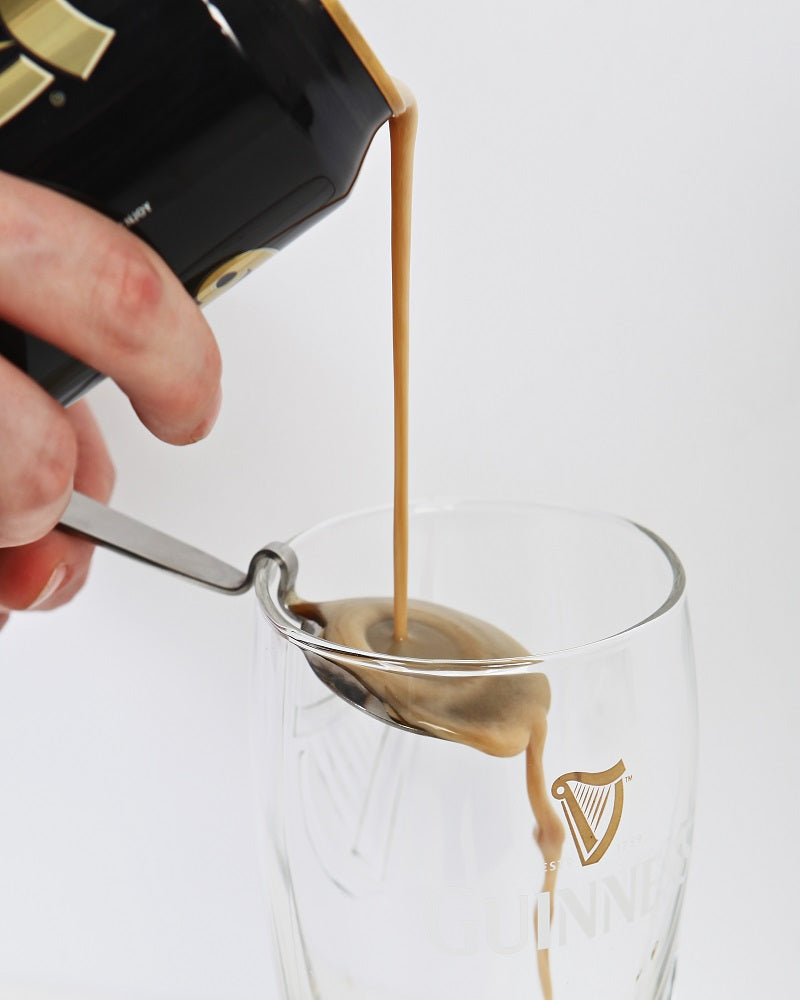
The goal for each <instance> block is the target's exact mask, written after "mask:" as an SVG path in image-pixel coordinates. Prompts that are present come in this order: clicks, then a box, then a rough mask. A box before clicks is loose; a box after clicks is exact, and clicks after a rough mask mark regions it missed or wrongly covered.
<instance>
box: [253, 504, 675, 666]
mask: <svg viewBox="0 0 800 1000" xmlns="http://www.w3.org/2000/svg"><path fill="white" fill-rule="evenodd" d="M465 509H472V510H481V509H483V510H496V511H500V510H505V511H519V512H523V511H527V512H531V511H536V510H539V511H543V512H544V511H546V512H550V513H558V514H568V515H574V516H576V517H583V518H586V519H591V520H595V521H606V522H613V523H616V524H620V525H624V526H626V527H628V528H632V529H634V530H635V531H638V532H640V533H641V534H642V535H643V536H644V537H645V538H647V539H649V540H650V541H651V542H652V543H653V544H654V545H655V546H656V548H657V549H658V550H659V551H660V553H661V555H662V556H664V558H665V559H666V561H667V564H668V566H669V568H670V572H671V574H672V586H671V587H670V590H669V593H668V594H667V596H666V597H665V599H664V600H663V601H662V603H661V604H660V605H658V607H656V608H655V609H654V610H653V611H652V612H650V614H648V615H646V616H645V617H644V618H641V619H639V620H638V621H636V622H634V623H633V624H631V625H628V626H626V627H625V628H623V629H619V630H618V631H616V632H613V633H611V634H609V635H606V636H601V637H600V638H598V639H593V640H591V641H589V642H585V643H579V644H577V645H574V646H565V647H562V648H559V649H554V650H548V651H546V652H541V653H534V652H531V653H529V654H528V655H526V656H516V657H502V658H496V659H479V660H452V659H451V660H447V659H424V658H420V657H411V656H398V655H396V654H393V653H376V652H371V651H369V650H363V649H354V648H352V647H347V646H341V645H339V644H338V643H334V642H329V641H328V640H327V639H323V638H321V637H319V636H315V635H313V634H311V633H310V632H305V631H303V630H302V628H299V627H298V625H297V619H296V618H294V617H292V616H291V615H290V614H289V612H288V610H287V609H285V608H284V607H283V605H282V604H281V603H280V601H279V600H278V599H277V596H276V591H277V584H278V580H279V575H280V574H279V572H278V566H277V564H276V563H275V562H274V561H273V560H269V561H267V562H265V563H263V564H262V565H261V566H260V567H259V568H258V570H257V572H256V576H255V593H256V596H257V598H258V602H259V604H260V605H261V608H262V610H263V611H264V613H265V614H266V617H267V619H268V620H269V622H270V624H271V625H272V626H273V627H274V628H275V629H276V630H277V631H278V632H280V634H281V635H282V636H283V637H284V638H285V639H287V640H288V641H289V642H291V643H292V644H293V645H295V646H298V647H300V648H301V649H303V650H307V651H308V652H310V653H317V654H319V655H321V656H324V655H325V654H326V653H327V654H328V655H329V656H331V657H332V658H333V657H335V659H336V662H337V663H339V664H341V665H342V666H344V667H346V666H348V664H350V665H352V666H353V667H359V668H361V669H365V668H367V669H374V670H385V671H387V672H391V673H403V674H408V675H410V676H427V677H430V676H434V675H436V674H442V675H447V676H448V677H459V676H463V677H476V676H482V675H489V674H495V675H497V674H499V675H504V676H506V675H507V676H511V675H514V674H526V673H531V672H532V671H531V668H533V667H537V666H539V665H541V664H542V663H543V662H545V661H546V662H548V663H551V662H553V661H554V660H563V659H570V658H575V657H577V656H585V655H587V654H589V653H593V652H595V651H599V650H601V649H604V648H607V647H609V646H611V645H612V644H614V643H616V642H619V641H620V640H621V639H622V638H624V637H626V636H629V635H630V634H631V633H633V632H638V631H639V630H640V629H642V628H644V627H646V626H647V625H649V624H651V623H652V622H655V621H657V620H658V619H660V618H663V617H664V615H666V614H667V613H668V612H669V611H670V610H671V609H672V608H674V607H675V606H676V605H677V604H678V603H679V602H680V601H681V599H682V598H683V596H684V594H685V592H686V572H685V570H684V568H683V564H682V563H681V561H680V559H679V558H678V555H677V553H676V552H675V550H674V549H673V548H672V547H671V546H670V545H669V544H668V543H667V542H665V541H664V539H663V538H661V536H660V535H658V534H656V532H654V531H651V530H650V528H646V527H645V526H644V525H642V524H639V523H638V522H637V521H632V520H630V519H629V518H626V517H623V516H622V515H618V514H611V513H608V512H607V511H602V510H592V509H586V508H573V507H567V506H560V505H558V504H545V503H539V502H537V501H526V500H491V499H479V498H474V499H473V498H456V499H452V498H432V499H430V500H420V501H416V502H411V503H410V504H409V511H408V513H409V521H411V520H412V518H413V517H414V516H415V515H420V514H426V513H444V512H446V511H448V510H465ZM392 510H393V508H392V505H391V504H378V505H375V506H372V507H365V508H362V509H360V510H354V511H350V512H348V513H344V514H337V515H334V516H332V517H330V518H326V519H325V520H324V521H320V522H318V523H317V524H315V525H312V527H310V528H307V529H306V530H305V531H302V532H299V533H297V534H296V535H293V536H292V537H291V538H290V539H289V541H288V543H287V544H288V545H290V546H294V544H295V543H300V542H303V541H305V540H306V539H309V538H310V537H311V536H312V535H314V534H315V533H317V532H322V531H327V530H329V529H330V528H335V527H336V526H337V525H338V524H343V523H346V522H351V521H356V520H361V519H364V518H367V517H370V516H375V515H377V514H391V513H392Z"/></svg>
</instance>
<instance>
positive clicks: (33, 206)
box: [0, 174, 221, 444]
mask: <svg viewBox="0 0 800 1000" xmlns="http://www.w3.org/2000/svg"><path fill="white" fill-rule="evenodd" d="M0 315H1V316H2V317H3V318H4V319H6V320H8V321H9V322H11V323H13V324H15V325H16V326H19V327H20V328H22V329H24V330H27V331H28V332H30V333H32V334H34V335H35V336H37V337H40V338H42V339H43V340H46V341H49V342H50V343H51V344H54V345H55V346H57V347H60V348H61V349H62V350H65V351H66V352H67V353H68V354H71V355H73V356H74V357H76V358H80V359H81V360H82V361H85V362H86V363H87V364H89V365H91V367H93V368H96V369H97V370H98V371H101V372H103V373H104V374H106V375H109V376H110V377H111V378H112V379H114V381H115V382H116V383H117V384H118V385H119V386H120V387H121V388H122V389H123V391H124V392H125V393H126V394H127V395H128V396H129V398H130V400H131V403H132V404H133V407H134V409H135V410H136V412H137V413H138V415H139V417H140V418H141V419H142V421H143V422H144V424H145V425H146V426H147V427H148V428H149V429H150V430H151V431H153V433H154V434H156V435H157V436H158V437H160V438H162V440H165V441H169V442H171V443H174V444H187V443H189V442H191V441H196V440H199V439H200V438H201V437H204V436H205V435H206V434H207V433H208V431H209V430H210V429H211V427H212V426H213V423H214V420H215V418H216V415H217V412H218V410H219V404H220V398H221V397H220V375H221V361H220V356H219V350H218V348H217V344H216V341H215V340H214V335H213V334H212V332H211V329H210V328H209V326H208V324H207V323H206V321H205V319H204V318H203V316H202V314H201V312H200V310H199V308H198V306H197V305H196V303H195V302H194V301H193V300H192V298H191V297H190V296H189V294H188V293H187V292H186V290H185V289H184V288H183V286H182V285H181V283H180V282H179V281H178V279H177V278H176V276H175V275H174V274H173V273H172V271H170V269H169V268H168V267H167V265H166V264H165V263H164V261H163V260H162V259H161V258H160V257H159V256H158V254H157V253H155V251H153V250H152V249H151V248H150V247H148V246H147V244H145V243H144V242H143V241H142V240H140V239H138V238H137V237H136V236H134V235H133V234H132V233H129V232H128V231H127V230H126V229H125V228H124V227H122V226H119V225H117V224H116V223H114V222H112V221H111V220H110V219H107V218H106V217H105V216H103V215H101V214H99V213H98V212H95V211H93V210H92V209H89V208H87V207H86V206H85V205H82V204H80V203H78V202H76V201H73V200H72V199H70V198H66V197H64V196H63V195H60V194H57V193H56V192H54V191H51V190H49V189H47V188H44V187H41V186H39V185H37V184H32V183H30V182H29V181H23V180H20V179H19V178H17V177H13V176H11V175H9V174H0Z"/></svg>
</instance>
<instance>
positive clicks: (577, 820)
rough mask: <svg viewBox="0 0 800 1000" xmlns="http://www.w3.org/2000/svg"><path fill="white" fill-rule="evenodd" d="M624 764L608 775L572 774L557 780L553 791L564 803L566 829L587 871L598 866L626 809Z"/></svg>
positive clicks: (619, 764)
mask: <svg viewBox="0 0 800 1000" xmlns="http://www.w3.org/2000/svg"><path fill="white" fill-rule="evenodd" d="M624 778H625V764H624V763H623V761H621V760H620V761H618V762H617V763H616V764H615V765H614V766H613V767H610V768H609V769H608V770H607V771H599V772H596V773H592V772H590V771H570V772H569V773H568V774H562V775H561V777H560V778H556V780H555V781H554V782H553V787H552V789H551V792H552V795H553V798H555V799H557V800H558V801H559V802H560V803H561V807H562V808H563V810H564V816H565V818H566V820H567V828H568V829H569V832H570V834H571V835H572V840H573V843H574V844H575V850H576V851H577V852H578V858H579V859H580V862H581V864H582V865H583V866H584V868H585V867H586V866H587V865H593V864H596V863H597V862H598V861H599V860H600V859H601V858H602V857H603V855H604V854H605V853H606V851H607V850H608V849H609V847H610V846H611V843H612V841H613V840H614V837H616V835H617V830H619V822H620V820H621V819H622V807H623V805H624V799H625V792H624V784H625V782H624Z"/></svg>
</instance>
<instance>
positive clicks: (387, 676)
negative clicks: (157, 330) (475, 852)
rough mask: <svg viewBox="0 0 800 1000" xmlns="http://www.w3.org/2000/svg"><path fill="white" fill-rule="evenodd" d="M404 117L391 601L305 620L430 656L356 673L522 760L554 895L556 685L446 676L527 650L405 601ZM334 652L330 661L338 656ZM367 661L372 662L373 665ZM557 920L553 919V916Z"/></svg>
mask: <svg viewBox="0 0 800 1000" xmlns="http://www.w3.org/2000/svg"><path fill="white" fill-rule="evenodd" d="M401 93H402V97H403V99H404V102H405V110H403V111H402V112H401V113H399V114H396V115H395V116H394V117H392V118H391V119H390V121H389V133H390V142H391V198H392V227H391V250H392V330H393V363H394V526H393V556H394V594H393V600H391V601H390V600H389V599H387V598H355V599H349V600H338V601H326V602H322V603H319V604H312V603H310V602H308V603H307V602H300V601H298V602H297V603H296V604H294V605H293V610H295V611H296V612H297V613H298V614H300V615H301V616H305V617H309V618H313V619H314V620H316V621H317V622H318V623H319V624H320V625H321V626H322V627H323V634H324V636H325V638H326V639H327V640H329V641H330V642H332V643H335V644H337V645H339V646H343V647H345V648H348V649H356V650H365V651H370V650H371V651H373V652H379V653H390V654H394V655H398V656H405V657H413V658H419V659H426V660H428V661H430V664H431V675H430V678H428V677H421V676H420V675H419V674H417V675H416V676H414V677H413V678H409V677H408V676H404V675H403V674H401V673H400V674H398V673H395V672H394V671H382V670H375V669H370V668H369V666H368V665H365V667H364V668H363V669H362V668H360V667H358V666H354V665H353V661H352V658H351V659H349V660H348V665H347V669H348V670H349V671H350V672H351V673H353V674H355V675H356V676H357V678H358V680H360V681H361V682H362V683H363V685H364V686H365V687H367V688H368V689H369V690H370V691H371V692H372V693H373V694H374V695H375V696H376V697H378V698H379V699H380V700H381V701H382V702H383V704H384V706H385V708H386V710H387V712H388V714H389V715H390V716H391V717H392V718H394V719H396V720H398V721H400V722H401V723H404V724H407V725H409V726H411V727H415V728H417V729H418V730H421V731H423V732H426V733H430V734H431V735H433V736H438V737H441V738H444V739H447V740H452V741H455V742H459V743H463V744H466V745H467V746H471V747H473V748H475V749H477V750H480V751H482V752H484V753H487V754H490V755H492V756H498V757H512V756H516V755H517V754H520V753H522V752H524V753H525V762H526V765H525V766H526V792H527V797H528V799H529V801H530V805H531V809H532V812H533V815H534V818H535V821H536V830H535V834H534V836H535V839H536V841H537V844H538V846H539V849H540V850H541V852H542V855H543V858H544V861H545V872H546V875H545V879H544V885H543V887H542V891H543V892H545V893H549V894H550V895H549V897H548V898H549V899H550V900H551V904H550V905H551V910H552V900H553V898H554V896H553V893H554V889H555V881H556V870H557V867H558V860H559V859H560V857H561V849H562V845H563V841H564V829H563V827H562V825H561V821H560V820H559V818H558V815H557V813H556V812H555V809H554V808H553V806H552V804H551V802H550V799H549V797H548V794H547V786H546V781H545V775H544V769H543V759H542V758H543V752H544V744H545V738H546V734H547V711H548V709H549V707H550V685H549V682H548V680H547V678H546V676H545V675H544V674H537V673H527V674H516V675H508V676H497V675H492V676H481V675H479V674H478V675H476V676H475V677H474V678H473V677H459V678H451V679H448V678H447V676H446V663H447V662H448V661H458V660H486V659H489V660H492V659H505V658H508V657H522V658H529V654H528V652H527V650H526V649H525V648H524V647H523V646H521V645H520V644H519V643H518V642H517V641H516V640H514V639H513V638H512V637H511V636H509V635H507V634H506V633H504V632H503V631H501V630H500V629H498V628H495V627H494V626H492V625H490V624H489V623H488V622H485V621H482V620H480V619H477V618H474V617H472V616H470V615H465V614H463V613H461V612H458V611H454V610H451V609H449V608H446V607H443V606H440V605H436V604H430V603H427V602H423V601H416V600H415V601H411V602H409V598H408V547H409V537H408V536H409V518H408V451H409V448H408V442H409V431H408V424H409V421H408V415H409V326H410V322H409V313H410V308H409V304H410V271H411V201H412V179H413V167H414V148H415V139H416V132H417V123H418V108H417V104H416V101H415V100H414V97H413V95H412V94H411V93H410V92H409V91H408V90H407V89H405V88H403V89H402V90H401ZM326 655H329V656H330V658H331V659H333V658H334V655H333V654H326ZM367 663H368V661H367ZM551 917H552V912H551ZM536 965H537V972H538V978H539V981H540V985H541V992H542V996H543V997H544V1000H552V998H553V988H552V983H551V974H550V961H549V952H548V950H547V948H541V949H539V948H537V954H536Z"/></svg>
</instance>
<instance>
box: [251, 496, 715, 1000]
mask: <svg viewBox="0 0 800 1000" xmlns="http://www.w3.org/2000/svg"><path fill="white" fill-rule="evenodd" d="M391 519H392V512H391V509H388V508H387V509H385V510H374V511H368V512H363V513H360V514H356V515H351V516H347V517H343V518H340V519H337V520H333V521H330V522H327V523H326V524H323V525H321V526H319V527H317V528H314V529H312V530H310V531H309V532H307V533H305V534H303V535H301V536H299V537H298V538H296V539H294V540H293V542H292V546H293V548H294V549H295V551H296V553H297V555H298V559H299V566H300V573H299V577H298V582H297V589H298V593H299V595H300V596H301V598H302V600H303V601H329V600H331V599H334V598H336V599H340V598H356V597H365V596H370V597H374V596H376V595H387V596H388V595H390V594H391V584H392V565H391V552H390V551H387V549H390V546H387V544H386V540H387V539H388V538H389V537H390V536H391ZM410 539H411V551H410V569H409V572H410V576H409V579H410V584H409V592H410V594H411V596H412V597H415V598H420V599H423V600H425V601H432V602H436V604H438V605H444V606H446V607H448V608H453V609H456V610H457V611H458V612H461V613H463V614H465V615H468V616H472V617H474V618H475V619H480V620H482V621H483V622H488V623H490V624H491V626H494V627H495V628H499V629H502V630H503V631H504V632H506V633H507V634H508V635H509V636H512V637H513V639H514V640H515V641H516V642H517V643H519V644H520V645H521V646H522V647H524V650H526V651H527V655H525V656H519V657H514V658H512V659H510V660H506V661H488V660H487V661H450V662H445V661H423V660H414V659H407V658H403V657H401V656H394V655H379V654H372V653H369V652H364V651H359V650H352V649H343V648H337V647H336V646H335V644H331V643H326V642H325V640H324V638H323V639H318V638H315V637H314V636H312V635H309V634H308V633H306V632H304V631H301V630H300V629H298V628H293V627H292V626H291V624H287V621H286V620H285V619H284V618H283V617H282V616H281V615H280V614H276V611H275V607H276V602H275V594H276V587H277V582H278V581H277V577H278V573H277V570H276V568H275V566H274V564H270V565H265V566H264V568H263V569H262V571H261V573H260V575H259V577H258V578H257V580H256V589H257V593H258V595H259V604H260V614H259V624H258V635H257V653H256V658H255V673H254V682H255V691H254V694H255V697H254V699H253V743H254V750H255V760H256V771H257V779H258V791H259V797H258V801H259V817H260V823H261V833H262V844H263V852H262V854H263V860H264V868H265V874H266V886H267V894H268V899H269V905H270V908H271V911H272V920H273V933H274V939H275V943H276V953H277V957H278V965H279V970H280V972H279V976H280V980H281V984H282V991H283V992H282V995H283V997H284V998H286V1000H311V998H315V1000H356V998H359V1000H362V998H363V1000H434V998H436V1000H439V998H441V997H443V996H448V997H449V996H458V997H459V998H462V1000H497V997H503V998H504V1000H517V998H519V1000H522V998H525V1000H531V998H536V1000H587V998H589V997H591V998H592V1000H667V998H669V997H670V996H671V995H672V984H673V978H674V974H675V963H676V938H677V930H678V923H679V918H680V912H681V905H682V901H683V896H684V890H685V885H686V876H687V869H688V862H689V851H690V843H691V831H692V815H693V806H694V787H695V754H696V707H695V706H696V702H695V684H694V667H693V659H692V648H691V637H690V630H689V621H688V613H687V604H686V595H685V579H684V573H683V570H682V567H681V565H680V562H679V561H678V558H677V556H676V555H675V554H674V553H673V551H672V550H671V549H670V548H669V546H668V545H666V544H665V543H664V542H663V541H661V539H659V538H658V537H657V536H656V535H654V534H653V533H652V532H650V531H648V530H647V529H645V528H642V527H640V526H638V525H636V524H634V523H631V522H629V521H626V520H624V519H622V518H618V517H613V516H610V515H604V514H590V513H582V512H576V511H569V510H561V509H557V508H549V507H544V506H535V505H526V504H511V503H507V504H503V503H479V502H467V501H463V502H445V503H430V504H420V505H417V506H414V507H412V509H411V514H410ZM307 654H312V655H318V656H319V655H322V656H324V657H328V658H329V659H330V660H331V661H338V662H339V663H340V664H341V663H346V664H349V665H350V669H352V671H353V673H354V675H355V676H357V678H358V680H359V682H360V683H361V684H363V685H366V686H367V687H368V688H370V689H371V690H373V691H375V692H378V693H379V695H381V696H384V693H385V692H386V691H392V692H395V695H396V692H398V691H401V692H403V694H402V696H397V697H400V699H401V700H400V701H396V702H395V705H394V706H393V711H394V713H395V715H397V716H399V718H400V720H401V721H403V722H412V723H414V724H418V723H419V722H420V720H421V719H422V720H423V721H422V727H423V728H425V729H426V730H427V731H428V732H432V731H434V728H435V724H436V719H437V718H441V717H442V712H445V713H448V712H449V713H451V714H452V713H455V715H456V716H457V715H458V713H459V712H462V710H463V711H464V712H466V713H467V714H469V715H470V718H471V719H472V720H473V722H474V721H475V719H477V723H478V724H481V725H482V724H483V723H485V725H486V731H487V732H489V731H491V732H493V733H495V734H496V733H500V734H501V735H502V734H504V733H505V732H506V731H508V729H509V728H510V727H511V726H513V725H515V724H516V720H518V718H519V717H520V713H522V716H524V718H525V719H528V720H534V722H533V723H532V724H531V733H532V738H531V740H530V742H529V744H528V746H527V748H526V749H525V751H524V752H519V753H515V754H514V755H513V756H497V755H493V753H492V752H481V750H479V749H476V748H475V745H472V746H470V745H464V742H457V741H456V740H458V739H459V738H460V737H459V735H458V732H459V730H458V726H456V727H455V728H456V735H455V737H453V733H452V732H451V733H450V737H451V738H449V739H441V738H436V737H435V736H430V735H418V734H417V733H414V732H405V731H402V730H401V729H398V728H392V727H390V726H388V725H386V724H384V723H382V722H380V721H378V720H376V719H374V718H372V717H370V716H369V715H368V714H366V713H364V712H361V711H359V710H358V709H357V708H355V707H353V706H352V705H351V704H348V703H347V702H346V701H345V700H343V699H342V698H341V697H339V696H338V695H337V694H335V693H333V692H332V691H331V690H330V689H329V688H328V687H326V686H325V685H324V684H323V683H322V682H321V681H320V680H319V679H318V677H317V676H316V675H315V673H314V672H313V671H312V669H311V668H310V667H309V663H308V660H307V658H306V657H307ZM395 695H393V697H395ZM412 704H413V705H414V706H416V708H415V712H416V715H415V717H414V718H413V719H411V718H409V717H408V715H407V713H408V711H409V709H408V706H410V705H412ZM464 704H467V708H466V709H465V708H464ZM429 706H435V707H434V708H433V709H431V712H432V713H433V714H430V712H428V707H429ZM442 706H444V707H442ZM390 708H392V706H390ZM404 712H405V713H406V716H405V717H404V716H403V713H404ZM426 712H427V713H428V714H426ZM437 712H438V713H439V715H438V716H437V714H436V713H437ZM482 713H484V714H485V718H481V714H482ZM390 714H391V712H390ZM454 717H455V716H454ZM473 742H474V741H473ZM484 744H485V745H486V746H488V747H489V748H490V751H491V748H492V747H494V746H497V745H500V744H497V743H496V742H495V743H492V741H491V739H488V741H487V740H484Z"/></svg>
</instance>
